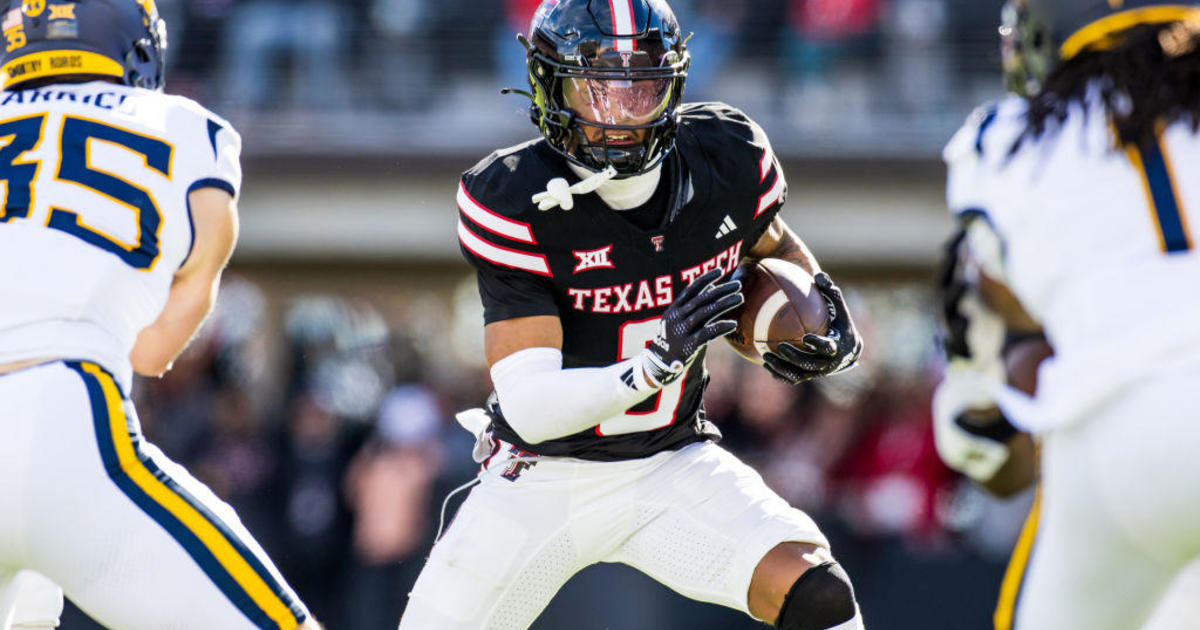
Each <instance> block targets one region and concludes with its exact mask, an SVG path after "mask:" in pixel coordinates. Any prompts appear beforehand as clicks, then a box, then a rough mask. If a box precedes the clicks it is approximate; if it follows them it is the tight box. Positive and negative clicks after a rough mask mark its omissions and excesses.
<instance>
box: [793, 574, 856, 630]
mask: <svg viewBox="0 0 1200 630" xmlns="http://www.w3.org/2000/svg"><path fill="white" fill-rule="evenodd" d="M857 616H858V605H857V604H856V603H855V601H854V587H853V586H850V577H849V576H847V575H846V571H845V570H843V569H842V566H841V565H839V564H838V563H836V562H827V563H825V564H821V565H818V566H815V567H813V568H811V569H809V570H807V571H805V572H804V575H801V576H800V579H798V580H796V583H795V584H793V585H792V589H791V590H790V591H788V594H787V597H785V598H784V600H783V606H782V607H781V608H780V609H779V618H778V619H776V620H775V627H776V628H779V629H780V630H834V629H837V630H841V629H842V628H847V630H848V629H849V628H852V627H853V625H846V624H847V622H850V621H853V620H854V619H855V617H857Z"/></svg>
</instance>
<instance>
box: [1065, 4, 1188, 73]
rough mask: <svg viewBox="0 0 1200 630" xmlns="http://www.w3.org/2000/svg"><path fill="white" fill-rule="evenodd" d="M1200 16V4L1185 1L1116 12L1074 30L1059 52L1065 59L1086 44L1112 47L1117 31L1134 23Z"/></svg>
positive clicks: (1161, 21) (1170, 20) (1088, 46)
mask: <svg viewBox="0 0 1200 630" xmlns="http://www.w3.org/2000/svg"><path fill="white" fill-rule="evenodd" d="M1198 17H1200V8H1197V7H1196V6H1194V5H1185V4H1162V5H1159V6H1150V7H1141V8H1137V9H1129V10H1128V11H1121V12H1119V13H1113V14H1111V15H1107V16H1105V17H1103V18H1100V19H1099V20H1096V21H1095V22H1092V23H1091V24H1088V25H1087V26H1085V27H1083V28H1081V29H1079V30H1078V31H1075V32H1074V33H1072V34H1071V36H1070V37H1068V38H1067V39H1066V41H1064V42H1063V44H1062V46H1061V47H1060V48H1059V50H1058V54H1059V56H1060V57H1062V58H1063V59H1064V60H1066V59H1071V58H1072V57H1074V56H1075V55H1078V54H1079V53H1080V52H1082V51H1083V50H1084V49H1086V48H1092V49H1097V50H1104V49H1107V48H1111V47H1112V45H1113V43H1114V36H1115V35H1118V34H1119V33H1121V32H1122V31H1125V30H1128V29H1130V28H1132V27H1134V26H1139V25H1141V24H1165V23H1167V22H1179V21H1182V20H1189V19H1196V18H1198Z"/></svg>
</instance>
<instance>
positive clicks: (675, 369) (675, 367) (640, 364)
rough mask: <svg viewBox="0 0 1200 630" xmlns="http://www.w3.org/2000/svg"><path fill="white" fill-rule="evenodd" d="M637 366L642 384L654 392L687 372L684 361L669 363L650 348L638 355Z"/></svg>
mask: <svg viewBox="0 0 1200 630" xmlns="http://www.w3.org/2000/svg"><path fill="white" fill-rule="evenodd" d="M635 364H636V372H637V373H638V376H640V378H639V379H638V380H639V381H641V383H640V384H641V385H644V386H645V387H647V388H649V389H651V390H654V391H657V390H660V389H662V388H664V387H666V386H667V385H670V384H671V383H673V382H674V381H675V380H676V379H678V378H679V377H680V376H682V375H683V373H684V372H685V371H686V370H687V367H686V366H685V365H684V363H683V362H682V361H671V362H668V361H666V360H665V359H664V358H663V357H661V356H659V355H658V353H656V352H654V351H653V350H651V349H650V348H649V347H648V348H646V349H645V350H643V351H642V353H641V354H640V355H638V358H637V360H636V361H635Z"/></svg>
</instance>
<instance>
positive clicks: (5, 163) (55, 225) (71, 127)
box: [0, 114, 173, 269]
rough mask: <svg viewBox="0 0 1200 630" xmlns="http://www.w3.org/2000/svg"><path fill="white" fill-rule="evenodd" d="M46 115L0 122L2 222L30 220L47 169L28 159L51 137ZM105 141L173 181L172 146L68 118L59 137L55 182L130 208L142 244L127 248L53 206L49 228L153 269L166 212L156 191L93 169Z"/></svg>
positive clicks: (76, 215) (73, 213) (69, 211)
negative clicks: (96, 149) (95, 149)
mask: <svg viewBox="0 0 1200 630" xmlns="http://www.w3.org/2000/svg"><path fill="white" fill-rule="evenodd" d="M46 121H47V115H46V114H39V115H36V116H28V117H25V118H16V119H13V120H7V121H4V122H0V143H3V148H2V149H0V181H3V182H4V200H3V201H4V205H3V206H2V207H0V223H7V222H9V221H12V220H14V219H28V218H29V215H30V208H32V207H33V206H34V201H35V198H36V196H37V185H38V180H39V175H41V171H42V167H43V166H47V164H43V163H42V161H38V160H23V159H22V158H23V157H25V154H26V153H31V152H35V151H38V150H39V148H40V146H41V144H42V142H43V139H44V136H45V135H46ZM94 141H95V142H105V143H108V144H110V145H113V146H115V147H117V148H119V149H124V150H128V151H130V152H132V153H134V154H136V155H137V156H139V157H141V158H142V160H143V162H144V164H145V167H146V170H147V171H149V172H152V173H151V174H153V173H157V174H158V176H160V177H165V178H168V179H169V178H170V177H171V154H172V151H173V148H172V146H171V145H169V144H167V143H166V142H163V141H162V140H158V139H155V138H151V137H148V136H143V135H140V134H136V133H133V132H131V131H126V130H124V129H119V128H117V127H113V126H111V125H107V124H104V123H100V122H96V121H92V120H88V119H85V118H77V117H74V116H66V117H64V118H63V121H62V126H61V127H60V133H59V134H58V151H57V154H58V155H57V161H58V164H57V165H53V164H51V165H49V166H51V167H52V168H54V176H53V177H54V181H57V182H67V183H69V184H74V185H77V186H81V187H82V188H83V189H86V190H88V191H91V192H92V193H95V194H98V195H100V196H101V197H103V198H105V199H107V200H109V201H111V202H115V203H117V204H118V205H120V206H124V207H126V208H128V209H129V210H130V211H132V212H133V214H134V220H135V221H136V224H137V228H138V229H137V239H136V242H133V243H125V242H122V241H121V240H118V239H117V238H115V237H113V236H112V235H110V234H107V233H105V232H104V231H102V230H100V229H98V228H95V227H91V226H89V225H87V224H86V223H84V222H83V221H81V220H80V216H79V209H78V208H76V209H69V208H59V207H55V206H53V205H51V207H50V210H49V216H48V217H47V219H46V227H48V228H50V229H53V230H60V231H62V232H66V233H67V234H70V235H71V236H74V237H76V238H78V239H81V240H83V241H84V242H86V243H88V244H90V245H93V246H95V247H99V248H100V249H103V250H105V251H108V252H110V253H112V254H115V255H116V256H118V257H119V258H120V259H121V260H123V261H125V262H126V263H127V264H128V265H130V266H131V267H134V268H136V269H150V268H152V267H153V266H154V263H155V262H156V261H157V260H158V257H159V240H158V234H159V227H160V226H161V225H162V213H161V212H160V211H159V209H158V206H157V205H156V204H155V203H154V199H153V198H152V197H151V195H150V192H149V191H148V190H146V189H145V188H143V187H141V186H138V185H137V184H134V183H133V182H130V181H128V180H126V179H124V178H122V177H119V176H117V175H115V174H113V173H109V172H106V171H103V170H100V169H98V168H96V167H95V166H93V165H92V163H91V155H92V143H93V142H94Z"/></svg>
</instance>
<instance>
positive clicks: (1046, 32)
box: [1000, 0, 1200, 97]
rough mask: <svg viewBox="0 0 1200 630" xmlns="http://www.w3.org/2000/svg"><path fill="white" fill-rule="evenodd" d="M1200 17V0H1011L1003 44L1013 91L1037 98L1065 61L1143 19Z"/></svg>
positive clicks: (1107, 43)
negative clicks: (1173, 0) (1052, 73)
mask: <svg viewBox="0 0 1200 630" xmlns="http://www.w3.org/2000/svg"><path fill="white" fill-rule="evenodd" d="M1198 16H1200V2H1195V1H1191V2H1163V1H1162V0H1007V1H1006V2H1005V3H1004V9H1003V11H1002V13H1001V25H1000V49H1001V57H1002V59H1003V63H1004V81H1005V84H1006V86H1007V87H1008V89H1009V91H1011V92H1014V93H1016V94H1020V95H1022V96H1025V97H1032V96H1034V95H1036V94H1037V93H1038V92H1039V91H1041V87H1042V84H1043V82H1044V81H1045V79H1046V77H1047V76H1049V75H1050V73H1051V72H1053V71H1054V69H1055V68H1057V67H1058V65H1059V64H1061V63H1062V62H1064V61H1067V60H1069V59H1071V58H1072V57H1074V56H1076V55H1078V54H1079V53H1081V52H1084V51H1088V50H1104V49H1106V48H1110V47H1112V46H1113V44H1115V43H1116V42H1117V41H1119V39H1120V36H1121V33H1122V32H1124V31H1125V30H1127V29H1129V28H1131V27H1134V26H1138V25H1140V24H1162V23H1166V22H1176V21H1180V20H1186V19H1189V18H1196V17H1198Z"/></svg>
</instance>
